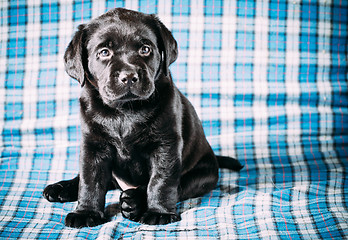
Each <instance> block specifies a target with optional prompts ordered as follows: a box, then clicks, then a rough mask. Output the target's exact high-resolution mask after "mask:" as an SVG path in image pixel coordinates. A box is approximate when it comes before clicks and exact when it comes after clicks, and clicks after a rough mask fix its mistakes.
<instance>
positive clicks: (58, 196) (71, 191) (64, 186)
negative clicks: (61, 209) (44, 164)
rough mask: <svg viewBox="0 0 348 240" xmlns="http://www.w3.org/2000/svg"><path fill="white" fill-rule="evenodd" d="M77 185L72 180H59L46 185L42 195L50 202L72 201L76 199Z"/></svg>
mask: <svg viewBox="0 0 348 240" xmlns="http://www.w3.org/2000/svg"><path fill="white" fill-rule="evenodd" d="M77 192H78V186H77V183H76V182H74V181H73V180H70V181H60V182H57V183H54V184H51V185H48V186H47V187H45V189H44V190H43V193H42V195H43V196H44V197H45V198H46V199H47V200H48V201H50V202H61V203H63V202H74V201H76V200H77Z"/></svg>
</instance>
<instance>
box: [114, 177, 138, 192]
mask: <svg viewBox="0 0 348 240" xmlns="http://www.w3.org/2000/svg"><path fill="white" fill-rule="evenodd" d="M114 177H115V178H116V181H117V183H118V185H119V186H120V187H121V189H122V191H126V190H128V189H135V188H137V187H135V186H133V185H130V184H128V183H127V182H125V181H123V180H121V179H119V178H118V177H116V176H114Z"/></svg>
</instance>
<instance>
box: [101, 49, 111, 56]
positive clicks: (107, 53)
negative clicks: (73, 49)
mask: <svg viewBox="0 0 348 240" xmlns="http://www.w3.org/2000/svg"><path fill="white" fill-rule="evenodd" d="M98 55H99V57H100V58H108V57H109V56H110V55H111V53H110V51H109V50H108V49H102V50H101V51H100V52H99V53H98Z"/></svg>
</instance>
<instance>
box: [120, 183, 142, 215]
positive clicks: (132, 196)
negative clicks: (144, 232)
mask: <svg viewBox="0 0 348 240" xmlns="http://www.w3.org/2000/svg"><path fill="white" fill-rule="evenodd" d="M120 206H121V213H122V216H123V217H125V218H128V219H129V220H132V221H139V219H140V217H141V216H142V215H143V213H144V212H145V211H146V206H147V204H146V190H144V189H142V188H137V189H128V190H126V191H123V192H122V193H121V196H120Z"/></svg>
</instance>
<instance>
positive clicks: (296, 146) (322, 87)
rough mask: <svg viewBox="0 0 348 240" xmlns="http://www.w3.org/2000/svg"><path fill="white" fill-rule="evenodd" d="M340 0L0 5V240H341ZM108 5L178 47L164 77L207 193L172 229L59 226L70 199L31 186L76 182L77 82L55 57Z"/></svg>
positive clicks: (343, 106) (120, 224)
mask: <svg viewBox="0 0 348 240" xmlns="http://www.w3.org/2000/svg"><path fill="white" fill-rule="evenodd" d="M347 5H348V2H347V1H345V0H337V1H336V0H320V1H319V0H318V1H316V0H306V1H305V0H304V1H300V0H291V1H284V0H271V1H257V0H244V1H222V0H205V1H198V0H191V1H186V0H173V1H165V0H157V1H156V0H139V1H119V0H115V1H109V0H105V1H88V0H83V1H80V0H76V1H65V0H61V1H56V0H42V1H23V0H14V1H1V2H0V23H1V24H0V239H56V238H61V239H157V238H158V239H174V238H178V237H180V238H183V239H185V238H186V239H196V238H197V239H198V238H199V239H347V238H348V211H347V210H348V209H347V208H348V204H347V196H348V180H347V166H348V161H347V160H348V154H347V142H348V135H347V134H348V131H347V129H348V112H347V96H348V94H347V22H348V20H347V15H348V6H347ZM114 7H126V8H129V9H134V10H139V11H142V12H145V13H155V14H158V16H159V17H160V19H161V20H162V21H163V22H164V23H165V24H166V26H167V27H168V28H169V29H170V30H171V31H172V32H173V35H174V37H175V38H176V40H177V41H178V44H179V58H178V60H177V61H176V62H175V63H174V64H172V66H171V72H172V75H173V79H174V81H175V84H176V85H177V86H178V88H179V89H180V90H181V91H182V92H183V93H184V94H185V95H186V96H187V97H188V98H189V99H190V101H191V102H192V104H193V105H194V106H195V108H196V110H197V112H198V114H199V117H200V119H201V120H202V122H203V126H204V130H205V133H206V136H207V138H208V140H209V142H210V143H211V145H212V147H213V149H214V151H215V152H216V154H221V155H228V156H234V157H236V158H238V159H239V160H240V161H241V162H242V164H243V165H244V169H242V171H241V172H239V173H237V172H231V171H229V170H226V169H221V170H220V178H219V182H218V185H217V186H216V188H215V189H214V190H213V191H212V192H211V193H209V194H207V195H205V196H202V197H200V198H194V199H189V200H187V201H184V202H180V203H178V204H177V207H178V212H179V213H180V214H181V218H182V220H181V221H180V222H176V223H172V224H169V225H164V226H146V225H141V224H139V223H136V222H132V221H129V220H127V219H124V218H123V217H122V216H121V214H120V213H117V211H116V210H115V209H117V204H118V202H119V195H120V192H119V191H116V190H115V191H110V192H109V193H108V194H107V196H106V206H107V212H108V213H109V214H111V215H112V219H111V221H110V222H108V223H106V224H103V225H101V226H97V227H93V228H83V229H72V228H67V227H65V226H64V217H65V216H66V215H67V214H68V213H69V212H70V211H72V210H73V209H74V207H75V206H76V203H49V202H48V201H46V200H45V199H44V198H43V197H42V190H43V188H44V187H45V186H46V185H47V184H50V183H53V182H55V181H59V180H61V179H70V178H72V177H74V176H75V175H76V174H77V172H78V168H79V166H78V157H79V146H80V139H81V135H80V125H79V113H78V112H79V102H78V97H79V92H80V86H79V85H78V83H77V82H76V81H74V80H73V79H70V78H69V77H68V75H67V74H66V73H65V72H64V64H63V55H64V51H65V49H66V46H67V45H68V43H69V41H70V40H71V37H72V35H73V33H74V32H75V31H76V29H77V26H78V25H79V24H81V23H85V22H87V21H88V20H89V19H91V18H94V17H96V16H98V15H100V14H102V13H104V12H106V11H107V10H109V9H112V8H114Z"/></svg>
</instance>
